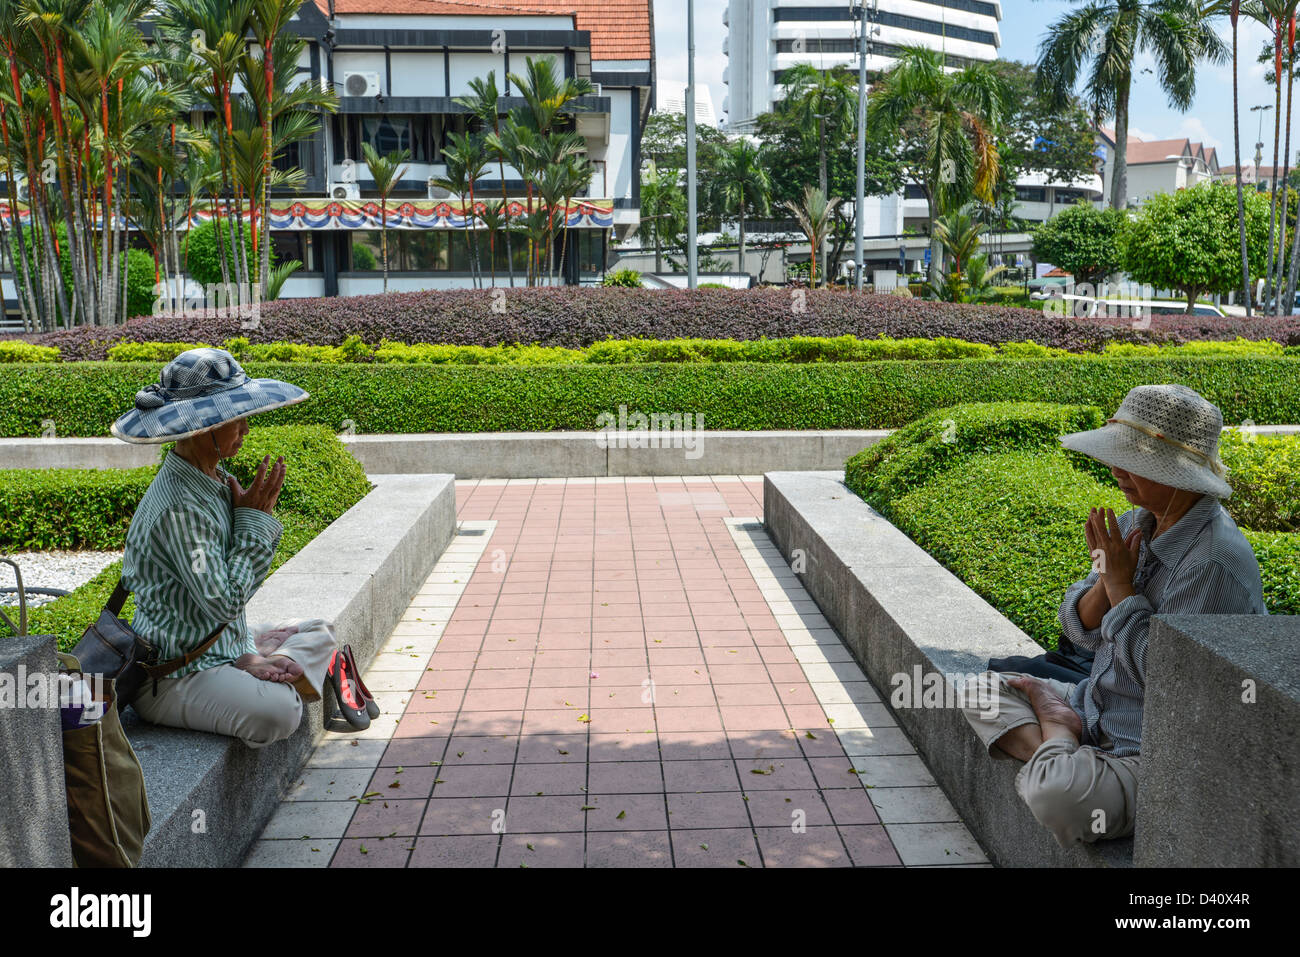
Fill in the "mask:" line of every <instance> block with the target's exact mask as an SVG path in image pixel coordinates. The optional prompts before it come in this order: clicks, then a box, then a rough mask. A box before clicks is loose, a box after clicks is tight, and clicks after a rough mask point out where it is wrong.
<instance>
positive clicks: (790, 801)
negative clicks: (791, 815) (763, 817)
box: [785, 798, 793, 804]
mask: <svg viewBox="0 0 1300 957" xmlns="http://www.w3.org/2000/svg"><path fill="white" fill-rule="evenodd" d="M785 803H786V804H791V803H793V801H792V799H791V798H786V799H785Z"/></svg>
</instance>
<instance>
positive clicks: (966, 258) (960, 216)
mask: <svg viewBox="0 0 1300 957" xmlns="http://www.w3.org/2000/svg"><path fill="white" fill-rule="evenodd" d="M986 228H987V227H986V226H985V225H984V223H981V222H979V221H978V220H977V219H976V218H975V216H974V214H973V211H972V209H971V207H970V206H966V207H963V208H962V209H958V210H954V211H952V212H951V213H947V214H946V215H944V216H941V217H939V219H937V220H936V221H935V224H934V237H935V239H937V240H938V241H939V243H940V244H941V245H942V246H943V249H944V252H945V253H946V260H947V263H948V269H947V271H946V272H945V273H944V274H943V275H942V277H941V278H940V280H939V281H938V282H933V281H931V282H930V283H929V287H930V291H931V292H932V293H933V294H934V295H935V297H936V298H938V299H943V300H945V301H947V302H967V301H971V302H973V301H975V300H977V299H980V298H984V297H985V296H987V295H988V292H989V287H990V286H991V284H992V280H993V278H994V277H995V276H998V275H1000V274H1001V273H1003V272H1004V271H1005V270H1006V267H1005V266H997V267H994V268H993V269H990V268H989V267H988V257H987V256H985V255H982V254H979V253H978V250H979V247H980V236H981V235H982V234H983V232H984V230H985V229H986Z"/></svg>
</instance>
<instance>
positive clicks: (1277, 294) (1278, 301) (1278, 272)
mask: <svg viewBox="0 0 1300 957" xmlns="http://www.w3.org/2000/svg"><path fill="white" fill-rule="evenodd" d="M1294 70H1295V65H1294V62H1288V64H1287V134H1286V142H1284V146H1283V147H1282V213H1281V222H1279V224H1278V225H1279V226H1281V229H1279V233H1281V237H1279V242H1278V265H1277V269H1275V270H1274V276H1273V290H1274V293H1273V298H1274V303H1275V308H1277V312H1275V315H1278V316H1282V315H1283V312H1282V291H1283V289H1282V274H1283V270H1284V269H1286V261H1287V173H1288V172H1290V169H1291V100H1292V96H1291V94H1292V90H1294V88H1292V81H1294V79H1295V73H1294ZM1274 172H1275V170H1274ZM1297 225H1300V220H1297ZM1296 231H1300V230H1297V229H1292V233H1296Z"/></svg>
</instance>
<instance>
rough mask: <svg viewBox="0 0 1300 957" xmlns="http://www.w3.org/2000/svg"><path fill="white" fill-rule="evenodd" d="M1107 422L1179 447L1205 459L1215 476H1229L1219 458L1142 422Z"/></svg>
mask: <svg viewBox="0 0 1300 957" xmlns="http://www.w3.org/2000/svg"><path fill="white" fill-rule="evenodd" d="M1106 422H1107V424H1110V423H1111V422H1116V423H1118V424H1119V425H1127V426H1128V427H1129V428H1130V429H1136V430H1137V431H1139V432H1141V433H1142V434H1143V435H1149V436H1151V438H1153V439H1159V440H1160V441H1161V442H1167V443H1168V444H1170V445H1173V446H1177V447H1178V448H1180V449H1182V450H1183V451H1184V452H1191V453H1192V454H1193V455H1195V456H1196V457H1197V458H1199V459H1203V460H1204V461H1205V462H1206V464H1208V465H1209V466H1210V471H1212V472H1213V473H1214V474H1215V475H1217V476H1219V478H1223V477H1224V476H1226V475H1227V472H1228V470H1227V469H1226V468H1225V467H1224V465H1223V463H1222V462H1220V461H1219V460H1218V459H1217V458H1213V457H1211V456H1209V455H1207V454H1206V453H1205V452H1202V451H1201V450H1200V449H1198V448H1195V447H1194V446H1191V445H1188V444H1187V443H1185V442H1179V441H1178V440H1177V439H1171V438H1170V437H1169V436H1167V435H1165V434H1164V433H1163V432H1157V431H1156V430H1155V429H1152V428H1149V427H1148V426H1145V425H1143V424H1142V423H1140V422H1134V421H1133V420H1131V419H1119V418H1114V419H1107V420H1106Z"/></svg>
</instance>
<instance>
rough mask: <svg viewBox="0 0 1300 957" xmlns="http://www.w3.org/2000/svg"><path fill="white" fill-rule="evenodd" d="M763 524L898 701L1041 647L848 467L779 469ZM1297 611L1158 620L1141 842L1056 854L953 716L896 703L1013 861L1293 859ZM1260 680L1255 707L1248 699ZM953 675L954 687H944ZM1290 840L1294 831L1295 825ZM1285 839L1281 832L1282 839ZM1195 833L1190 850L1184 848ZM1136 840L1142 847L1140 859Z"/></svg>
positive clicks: (993, 855) (935, 767)
mask: <svg viewBox="0 0 1300 957" xmlns="http://www.w3.org/2000/svg"><path fill="white" fill-rule="evenodd" d="M763 508H764V523H765V525H766V527H767V530H768V533H769V534H770V535H771V537H772V539H773V541H774V542H775V544H776V546H777V547H778V548H779V549H780V551H781V554H782V555H783V556H785V558H786V560H787V561H791V560H792V559H793V556H794V553H795V552H796V551H800V552H801V553H802V555H801V556H800V557H801V558H802V561H801V562H799V563H796V565H795V567H796V571H798V570H799V569H802V571H799V577H800V579H801V580H802V581H803V584H804V587H805V588H806V589H807V590H808V592H809V594H810V595H812V597H813V598H814V600H816V602H817V604H818V606H819V607H820V608H821V610H822V612H823V614H824V615H825V616H826V618H827V619H828V620H829V621H830V622H831V623H832V624H833V625H834V626H835V628H836V629H837V630H838V631H839V633H840V635H841V636H842V637H843V639H844V641H845V643H846V644H847V645H848V647H849V650H850V651H851V652H852V653H853V655H854V657H855V658H856V659H857V661H858V663H859V664H860V665H861V666H862V668H863V670H864V671H865V672H866V673H867V675H868V677H870V678H871V680H872V682H873V683H875V685H876V686H877V688H878V689H880V690H881V692H882V693H883V695H884V696H885V697H886V698H888V697H889V691H890V689H891V688H892V687H893V684H892V683H891V678H892V677H893V676H894V675H897V674H905V675H912V674H913V673H914V670H915V669H917V668H919V669H920V670H921V673H922V674H924V675H929V674H931V673H936V674H939V675H944V676H947V675H967V674H972V673H978V672H981V671H983V670H984V669H985V667H986V664H987V662H988V659H989V658H997V657H1005V656H1008V655H1036V654H1041V652H1042V649H1041V648H1040V647H1039V646H1038V645H1037V644H1035V643H1034V642H1033V641H1031V640H1030V639H1029V638H1028V636H1026V635H1025V634H1024V632H1022V631H1021V630H1020V629H1019V628H1017V627H1016V626H1015V625H1013V624H1012V623H1011V622H1009V621H1008V620H1007V619H1006V618H1004V617H1003V616H1002V615H1001V614H999V613H998V611H997V610H996V609H995V608H993V607H992V606H991V605H989V604H988V603H987V602H985V601H984V600H983V599H981V598H980V597H979V596H978V595H976V594H975V593H974V592H973V591H971V589H970V588H969V587H967V586H966V585H965V584H964V583H963V582H962V581H960V580H959V579H958V578H957V577H956V576H955V575H953V574H952V573H951V572H949V571H948V570H947V569H945V568H944V567H943V566H941V565H940V564H939V563H938V562H937V561H935V559H933V558H932V557H931V556H930V555H929V554H928V553H927V552H925V551H924V550H923V549H922V548H920V547H919V546H918V545H916V544H915V543H914V542H913V541H912V540H911V539H910V538H908V537H907V536H906V535H905V534H903V533H902V532H901V531H899V530H898V529H897V528H895V527H894V526H893V525H892V524H890V523H889V522H888V521H886V520H885V519H884V517H882V516H881V515H880V514H879V513H878V512H876V511H875V510H874V509H872V508H871V507H870V506H868V505H867V504H866V503H865V502H863V501H862V499H861V498H859V497H858V496H857V495H856V494H855V493H854V492H853V491H852V490H850V489H849V488H848V487H847V486H845V485H844V483H843V473H841V472H770V473H768V474H767V475H766V476H765V481H764V489H763ZM1297 644H1300V618H1294V617H1273V616H1269V617H1263V616H1244V617H1241V618H1237V617H1234V618H1231V619H1225V618H1224V617H1223V616H1193V617H1190V618H1171V619H1169V620H1167V621H1162V620H1160V619H1159V618H1157V619H1156V624H1155V626H1154V630H1153V637H1152V642H1151V652H1150V659H1149V663H1148V687H1147V703H1146V708H1145V715H1144V722H1143V759H1144V760H1143V774H1142V787H1141V789H1140V792H1139V800H1138V825H1137V830H1136V834H1135V836H1134V837H1133V838H1125V839H1122V840H1114V841H1101V842H1098V843H1096V844H1093V845H1080V846H1077V847H1073V848H1062V847H1060V846H1059V845H1058V844H1057V843H1056V841H1055V839H1054V838H1053V837H1052V836H1051V835H1050V834H1049V833H1048V832H1047V831H1046V830H1045V829H1044V828H1043V827H1042V826H1041V825H1040V824H1039V823H1038V821H1037V820H1035V818H1034V817H1033V815H1032V814H1031V813H1030V811H1029V809H1028V807H1027V806H1026V805H1025V804H1024V802H1023V801H1022V800H1021V799H1020V797H1019V796H1018V795H1017V793H1016V791H1015V787H1014V778H1015V774H1016V770H1017V769H1018V767H1019V765H1018V764H1017V763H1016V762H1011V761H993V760H991V759H990V758H989V757H988V755H987V754H986V753H985V751H984V748H983V746H982V744H981V743H980V741H979V739H978V738H977V737H976V736H975V734H974V732H973V731H972V730H971V728H970V727H969V725H968V724H967V722H966V720H965V718H964V717H963V716H962V714H961V712H960V711H959V710H958V709H956V708H954V707H912V708H899V709H896V710H895V714H896V717H897V719H898V723H899V725H900V726H901V727H903V728H904V730H905V731H906V732H907V734H908V736H909V737H910V738H911V739H912V741H913V743H914V744H915V745H916V747H917V749H918V751H920V752H921V754H922V756H923V757H924V759H925V761H926V763H927V764H928V765H929V767H930V770H931V772H932V773H933V775H934V777H935V779H936V780H937V781H938V783H939V784H940V786H941V787H942V788H943V790H944V792H945V793H946V794H947V795H948V797H949V799H950V800H951V801H952V803H953V805H954V807H955V808H956V809H957V811H958V813H959V814H960V815H961V817H962V820H963V821H965V823H966V825H967V826H968V827H969V828H970V830H971V831H972V832H973V833H974V834H975V836H976V837H977V839H979V841H980V842H981V844H983V846H984V849H985V851H986V852H987V853H988V855H989V857H990V859H991V860H993V861H995V862H997V863H999V864H1002V865H1007V866H1031V867H1032V866H1070V867H1099V866H1100V867H1105V866H1111V867H1115V866H1120V867H1122V866H1129V865H1132V864H1133V863H1134V862H1135V861H1136V863H1137V864H1139V865H1142V866H1179V865H1198V864H1199V865H1204V866H1228V865H1235V864H1246V863H1250V862H1254V863H1255V864H1257V865H1258V864H1266V863H1280V862H1282V861H1290V862H1291V863H1293V864H1294V863H1295V861H1296V860H1297V850H1296V846H1295V841H1294V840H1293V836H1294V822H1295V820H1297V813H1298V812H1300V808H1298V807H1297V800H1298V799H1300V798H1298V796H1300V747H1297V734H1300V704H1298V702H1300V664H1298V662H1300V658H1297V656H1296V654H1295V651H1296V648H1297ZM1247 680H1249V681H1252V682H1253V683H1254V685H1255V687H1256V688H1257V692H1258V701H1257V703H1256V704H1254V705H1250V706H1247V705H1243V704H1242V703H1241V702H1240V701H1239V696H1240V695H1241V693H1242V682H1243V681H1247ZM951 685H952V682H950V681H948V679H947V678H945V679H944V686H945V693H948V692H949V691H950V690H951ZM1288 827H1289V828H1290V831H1289V832H1288V831H1287V828H1288ZM1288 833H1289V834H1290V835H1291V836H1290V837H1287V836H1286V835H1287V834H1288ZM1189 838H1192V840H1191V841H1189V840H1188V839H1189ZM1135 842H1136V852H1135Z"/></svg>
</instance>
